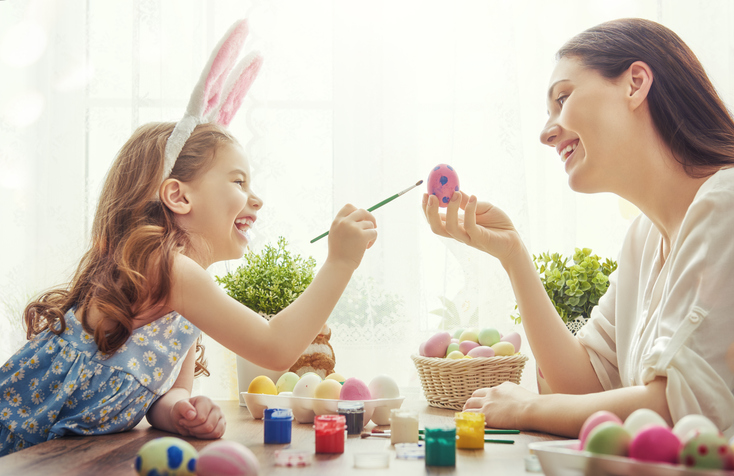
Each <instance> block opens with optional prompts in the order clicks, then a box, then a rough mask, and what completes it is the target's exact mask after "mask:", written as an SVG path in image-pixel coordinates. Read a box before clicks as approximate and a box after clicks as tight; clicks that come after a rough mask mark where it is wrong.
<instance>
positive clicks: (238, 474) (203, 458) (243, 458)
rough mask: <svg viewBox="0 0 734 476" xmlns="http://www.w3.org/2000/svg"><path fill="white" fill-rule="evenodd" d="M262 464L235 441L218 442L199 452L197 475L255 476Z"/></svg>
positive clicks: (246, 448) (249, 451) (248, 450)
mask: <svg viewBox="0 0 734 476" xmlns="http://www.w3.org/2000/svg"><path fill="white" fill-rule="evenodd" d="M259 471H260V463H259V462H258V461H257V457H256V456H255V454H254V453H253V452H252V451H251V450H250V449H249V448H248V447H246V446H244V445H241V444H240V443H237V442H235V441H226V440H223V441H217V442H214V443H212V444H210V445H207V446H206V447H205V448H204V449H203V450H201V451H200V452H199V459H198V460H197V461H196V474H199V475H206V476H255V475H257V473H258V472H259Z"/></svg>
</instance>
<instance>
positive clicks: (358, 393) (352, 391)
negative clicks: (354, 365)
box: [339, 377, 372, 401]
mask: <svg viewBox="0 0 734 476" xmlns="http://www.w3.org/2000/svg"><path fill="white" fill-rule="evenodd" d="M339 400H362V401H364V400H372V394H371V393H370V389H369V387H367V385H365V383H364V382H363V381H361V380H360V379H358V378H354V377H351V378H348V379H346V380H345V381H344V384H343V385H342V391H341V393H340V394H339Z"/></svg>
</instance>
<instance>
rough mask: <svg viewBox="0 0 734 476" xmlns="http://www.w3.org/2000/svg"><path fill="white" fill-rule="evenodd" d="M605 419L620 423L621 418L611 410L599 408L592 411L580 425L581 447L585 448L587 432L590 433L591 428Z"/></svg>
mask: <svg viewBox="0 0 734 476" xmlns="http://www.w3.org/2000/svg"><path fill="white" fill-rule="evenodd" d="M605 421H611V422H614V423H619V424H620V425H622V420H621V419H620V418H619V417H618V416H617V415H615V414H614V413H612V412H608V411H606V410H600V411H598V412H596V413H592V414H591V415H590V416H589V418H587V419H586V421H585V422H584V424H583V425H582V426H581V432H580V433H579V442H580V443H581V448H586V438H588V437H589V433H591V430H593V429H594V428H596V427H597V426H598V425H599V423H604V422H605Z"/></svg>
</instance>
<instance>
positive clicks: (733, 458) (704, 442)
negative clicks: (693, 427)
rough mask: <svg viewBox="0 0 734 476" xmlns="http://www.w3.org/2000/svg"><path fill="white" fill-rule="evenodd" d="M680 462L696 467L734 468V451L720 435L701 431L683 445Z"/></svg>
mask: <svg viewBox="0 0 734 476" xmlns="http://www.w3.org/2000/svg"><path fill="white" fill-rule="evenodd" d="M679 460H680V463H681V464H683V465H685V466H687V467H689V468H697V469H725V470H729V469H734V453H732V449H731V446H729V444H728V443H727V441H726V438H725V437H724V436H722V435H714V434H712V433H701V434H699V435H696V436H694V437H692V438H691V439H690V440H688V442H687V443H686V444H685V446H683V449H682V450H681V452H680V456H679Z"/></svg>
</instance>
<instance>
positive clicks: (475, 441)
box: [454, 412, 484, 450]
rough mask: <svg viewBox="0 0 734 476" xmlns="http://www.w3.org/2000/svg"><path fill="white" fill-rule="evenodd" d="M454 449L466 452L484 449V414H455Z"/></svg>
mask: <svg viewBox="0 0 734 476" xmlns="http://www.w3.org/2000/svg"><path fill="white" fill-rule="evenodd" d="M454 421H455V422H456V447H457V448H463V449H468V450H483V449H484V413H477V412H457V413H456V414H455V415H454Z"/></svg>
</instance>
